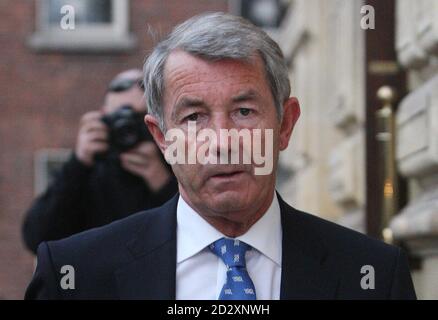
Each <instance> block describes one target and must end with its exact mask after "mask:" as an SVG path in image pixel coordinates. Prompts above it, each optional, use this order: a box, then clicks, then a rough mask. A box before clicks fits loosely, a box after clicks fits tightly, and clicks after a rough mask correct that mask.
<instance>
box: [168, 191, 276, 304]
mask: <svg viewBox="0 0 438 320" xmlns="http://www.w3.org/2000/svg"><path fill="white" fill-rule="evenodd" d="M222 237H225V236H224V235H223V234H222V233H221V232H219V231H218V230H217V229H215V228H214V227H213V226H212V225H210V224H209V223H208V222H207V221H206V220H204V218H202V217H201V216H200V215H199V214H198V213H197V212H196V211H195V210H193V209H192V208H191V207H190V206H189V205H188V204H187V202H186V201H184V199H183V198H182V197H181V196H179V199H178V207H177V258H176V260H177V266H176V299H177V300H206V299H208V300H217V298H218V297H219V294H220V292H221V290H222V287H223V285H224V284H225V281H226V267H225V264H224V263H223V261H222V260H221V259H220V258H219V257H217V256H216V255H215V254H214V253H212V252H211V251H210V249H209V248H208V245H210V244H211V243H213V242H214V241H216V240H219V239H220V238H222ZM236 239H239V240H241V241H243V242H245V243H247V244H248V245H250V246H251V247H252V248H253V249H252V250H249V251H247V253H246V266H247V270H248V273H249V276H250V277H251V279H252V281H253V283H254V286H255V289H256V296H257V299H258V300H278V299H279V298H280V283H281V253H282V243H281V241H282V228H281V217H280V206H279V204H278V199H277V195H276V194H275V193H274V197H273V201H272V203H271V206H270V207H269V209H268V210H267V211H266V213H265V214H264V215H263V216H262V217H261V218H260V219H259V220H258V221H257V222H256V223H255V224H254V225H253V226H252V227H251V228H250V229H249V230H248V231H247V232H246V233H245V234H244V235H242V236H240V237H237V238H236Z"/></svg>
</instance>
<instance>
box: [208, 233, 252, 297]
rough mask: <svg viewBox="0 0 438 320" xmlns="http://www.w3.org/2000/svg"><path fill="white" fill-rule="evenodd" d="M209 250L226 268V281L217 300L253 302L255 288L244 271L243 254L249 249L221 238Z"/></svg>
mask: <svg viewBox="0 0 438 320" xmlns="http://www.w3.org/2000/svg"><path fill="white" fill-rule="evenodd" d="M209 248H210V250H211V251H212V252H213V253H214V254H215V255H217V256H218V257H219V258H221V259H222V261H223V262H224V263H225V265H226V267H227V281H226V282H225V284H224V287H223V288H222V290H221V293H220V295H219V300H255V299H256V291H255V287H254V284H253V283H252V280H251V278H250V277H249V274H248V271H246V262H245V253H246V251H248V250H249V249H251V247H250V246H249V245H247V244H246V243H244V242H242V241H239V240H234V239H226V238H221V239H219V240H217V241H215V242H213V243H212V244H211V245H210V246H209Z"/></svg>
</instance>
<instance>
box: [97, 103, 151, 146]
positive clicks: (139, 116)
mask: <svg viewBox="0 0 438 320" xmlns="http://www.w3.org/2000/svg"><path fill="white" fill-rule="evenodd" d="M145 115H146V113H140V112H137V111H135V110H134V108H132V106H130V105H124V106H122V107H121V108H119V109H118V110H117V111H115V112H113V113H111V114H108V115H105V116H103V117H102V118H101V120H102V121H103V122H104V123H105V124H106V125H107V126H108V129H109V145H110V148H109V149H110V152H115V153H117V154H118V153H121V152H124V151H127V150H129V149H132V148H133V147H135V146H136V145H137V144H139V143H140V142H142V141H152V140H153V138H152V135H151V133H150V132H149V130H148V128H147V127H146V125H145V123H144V120H143V119H144V116H145Z"/></svg>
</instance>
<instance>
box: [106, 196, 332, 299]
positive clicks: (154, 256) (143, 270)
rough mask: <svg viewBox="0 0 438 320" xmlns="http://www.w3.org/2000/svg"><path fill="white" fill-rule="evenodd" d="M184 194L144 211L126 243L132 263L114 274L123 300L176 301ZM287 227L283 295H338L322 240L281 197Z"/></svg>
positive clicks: (282, 278) (284, 237)
mask: <svg viewBox="0 0 438 320" xmlns="http://www.w3.org/2000/svg"><path fill="white" fill-rule="evenodd" d="M178 197H179V194H177V195H175V196H174V197H173V198H172V199H171V200H170V201H169V202H167V203H166V204H165V205H163V206H162V207H160V208H157V209H155V210H153V211H151V212H149V213H147V214H145V222H144V225H143V226H141V227H140V229H139V231H138V232H137V233H135V234H134V235H133V238H132V240H131V241H130V242H128V243H127V247H128V250H129V252H130V255H131V256H132V257H133V258H134V259H132V258H131V262H129V263H127V264H125V265H123V266H122V267H121V268H120V269H118V270H117V271H116V272H115V277H116V279H117V285H118V293H119V297H120V298H121V299H148V300H149V299H152V300H153V299H163V300H166V299H169V300H173V299H175V283H176V207H177V203H178ZM278 199H279V203H280V209H281V220H282V228H283V241H282V245H283V256H282V273H281V290H280V299H282V300H285V299H286V300H287V299H333V298H335V295H336V289H337V286H338V277H337V274H336V269H335V268H333V267H331V265H332V264H331V261H330V260H331V259H330V256H329V255H328V251H327V249H326V248H325V246H324V244H323V243H322V241H321V239H320V238H319V237H318V236H317V235H315V233H316V232H317V230H311V228H309V226H308V224H307V223H304V221H303V213H301V212H298V211H297V210H295V209H293V208H292V207H290V206H289V205H288V204H287V203H285V202H284V201H283V199H281V197H280V195H278Z"/></svg>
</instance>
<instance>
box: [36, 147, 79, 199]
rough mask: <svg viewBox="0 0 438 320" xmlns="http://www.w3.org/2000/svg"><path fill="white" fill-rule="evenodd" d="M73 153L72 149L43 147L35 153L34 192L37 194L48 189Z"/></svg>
mask: <svg viewBox="0 0 438 320" xmlns="http://www.w3.org/2000/svg"><path fill="white" fill-rule="evenodd" d="M71 154H72V151H71V150H70V149H41V150H38V151H37V152H36V153H35V158H34V168H35V181H34V191H35V192H34V193H35V195H36V196H38V195H40V194H42V193H43V192H44V191H46V189H47V187H48V186H49V185H50V183H51V182H52V181H53V179H54V178H55V176H56V174H57V173H58V172H59V170H60V169H61V168H62V166H63V165H64V163H65V162H66V161H67V160H68V159H69V158H70V156H71Z"/></svg>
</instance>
